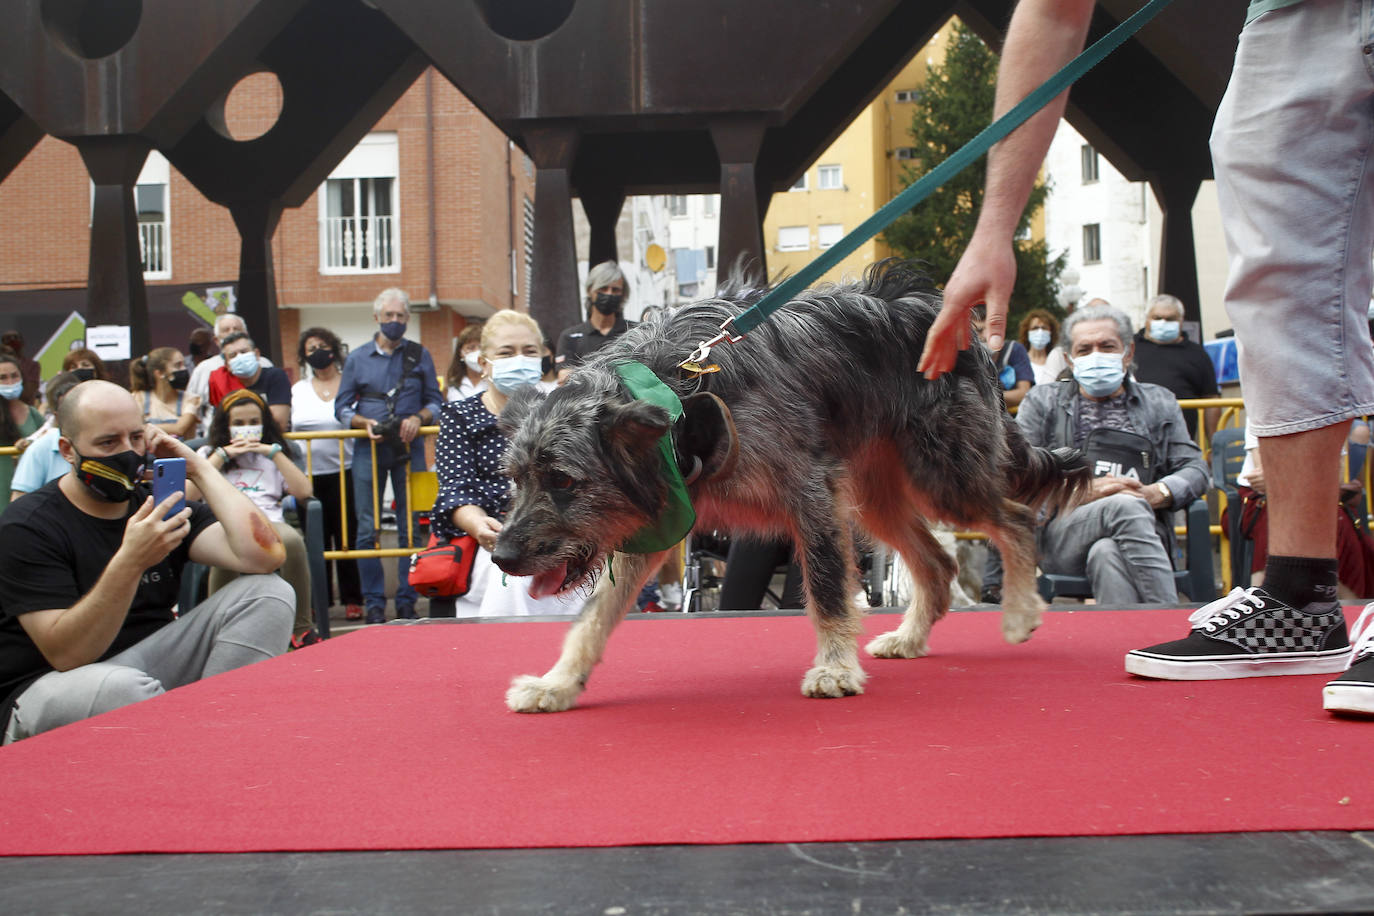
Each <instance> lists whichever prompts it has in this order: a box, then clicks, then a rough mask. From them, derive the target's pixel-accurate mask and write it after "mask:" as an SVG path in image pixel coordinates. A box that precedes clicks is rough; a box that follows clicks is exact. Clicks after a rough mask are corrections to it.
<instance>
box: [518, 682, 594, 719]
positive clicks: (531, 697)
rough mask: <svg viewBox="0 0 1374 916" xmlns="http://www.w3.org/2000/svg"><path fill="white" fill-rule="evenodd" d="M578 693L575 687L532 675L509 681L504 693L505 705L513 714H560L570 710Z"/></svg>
mask: <svg viewBox="0 0 1374 916" xmlns="http://www.w3.org/2000/svg"><path fill="white" fill-rule="evenodd" d="M580 692H581V691H580V690H579V689H577V688H576V687H567V686H560V685H558V684H556V683H554V682H553V681H549V680H547V679H545V678H542V677H535V676H534V675H533V674H523V675H521V676H520V677H517V678H516V679H515V680H513V681H511V684H510V689H509V690H507V691H506V705H507V706H509V707H510V708H511V710H512V711H513V712H562V711H563V710H565V709H571V708H572V706H573V704H574V703H576V702H577V695H578V694H579V693H580Z"/></svg>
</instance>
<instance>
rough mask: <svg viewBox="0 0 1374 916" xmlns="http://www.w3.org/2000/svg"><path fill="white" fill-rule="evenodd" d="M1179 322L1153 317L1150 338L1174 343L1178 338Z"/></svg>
mask: <svg viewBox="0 0 1374 916" xmlns="http://www.w3.org/2000/svg"><path fill="white" fill-rule="evenodd" d="M1179 331H1180V328H1179V323H1178V322H1177V321H1168V320H1166V319H1163V318H1152V319H1151V320H1150V339H1151V340H1157V341H1159V342H1160V343H1173V342H1174V341H1176V340H1178V336H1179Z"/></svg>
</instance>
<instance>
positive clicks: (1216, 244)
mask: <svg viewBox="0 0 1374 916" xmlns="http://www.w3.org/2000/svg"><path fill="white" fill-rule="evenodd" d="M1045 177H1046V179H1047V180H1048V182H1049V185H1050V193H1049V197H1048V199H1047V200H1046V202H1045V239H1046V241H1047V242H1048V243H1049V249H1050V254H1051V255H1057V254H1059V253H1060V252H1065V253H1067V254H1068V259H1067V265H1066V267H1065V275H1066V276H1065V279H1066V281H1068V280H1072V279H1073V276H1074V274H1076V276H1077V279H1076V281H1074V282H1073V285H1074V286H1076V287H1077V288H1078V290H1080V291H1081V298H1079V300H1078V301H1079V302H1086V301H1087V300H1089V299H1093V298H1096V297H1100V298H1102V299H1106V300H1107V301H1108V302H1110V303H1111V304H1112V305H1115V306H1117V307H1119V308H1121V309H1123V310H1124V311H1125V312H1126V314H1128V315H1129V316H1130V317H1131V321H1132V322H1134V323H1135V325H1136V327H1137V328H1138V327H1139V326H1140V321H1141V320H1142V319H1143V318H1144V316H1145V306H1146V304H1147V303H1148V302H1149V301H1150V299H1151V298H1153V296H1154V295H1155V293H1156V292H1159V290H1157V289H1156V287H1157V285H1158V282H1159V276H1158V266H1159V251H1160V232H1161V229H1162V225H1163V215H1162V213H1161V212H1160V209H1159V205H1158V203H1156V201H1155V197H1154V194H1153V193H1152V192H1151V191H1150V187H1149V185H1148V184H1147V183H1146V182H1143V181H1127V180H1126V178H1125V177H1124V176H1123V175H1122V174H1121V173H1120V172H1118V171H1117V170H1116V169H1115V168H1113V167H1112V165H1111V163H1110V162H1108V161H1107V160H1106V159H1105V158H1104V157H1103V156H1101V155H1100V154H1099V153H1098V152H1097V151H1096V150H1095V149H1093V147H1092V146H1091V145H1090V144H1089V143H1088V142H1087V140H1085V139H1083V136H1082V135H1081V134H1079V133H1078V131H1076V130H1074V129H1073V128H1072V127H1071V126H1070V125H1069V123H1068V122H1067V121H1061V122H1060V124H1059V130H1058V132H1057V133H1056V134H1055V137H1054V142H1053V143H1051V144H1050V151H1049V155H1048V156H1047V157H1046V158H1045ZM1193 236H1194V248H1195V251H1196V253H1197V264H1198V290H1199V295H1200V297H1201V299H1202V302H1201V309H1202V320H1203V327H1204V328H1205V332H1204V334H1203V338H1204V339H1205V340H1211V339H1213V338H1214V337H1215V336H1216V334H1217V332H1218V331H1221V330H1224V329H1227V328H1229V327H1230V326H1231V324H1230V321H1229V320H1228V319H1227V318H1226V313H1225V310H1224V309H1223V308H1222V304H1221V298H1222V293H1223V291H1224V289H1225V284H1226V255H1225V242H1224V239H1223V238H1222V235H1221V224H1220V219H1219V217H1218V216H1217V206H1216V190H1215V186H1214V185H1213V183H1212V182H1210V181H1207V182H1203V184H1202V187H1201V189H1200V190H1199V191H1198V196H1197V200H1196V202H1195V203H1194V206H1193ZM1066 285H1067V284H1066ZM1163 292H1168V290H1163Z"/></svg>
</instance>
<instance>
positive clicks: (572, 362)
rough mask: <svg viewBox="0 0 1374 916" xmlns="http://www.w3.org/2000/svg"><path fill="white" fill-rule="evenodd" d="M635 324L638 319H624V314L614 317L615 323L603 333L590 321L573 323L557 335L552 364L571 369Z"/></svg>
mask: <svg viewBox="0 0 1374 916" xmlns="http://www.w3.org/2000/svg"><path fill="white" fill-rule="evenodd" d="M637 324H639V322H638V321H626V320H625V316H623V315H621V316H618V317H617V318H616V320H615V324H613V325H611V329H610V330H609V331H607V332H606V333H605V334H602V333H601V332H600V331H599V330H597V328H596V326H595V325H594V324H592V323H591V322H590V321H584V322H582V323H581V324H575V325H573V326H572V327H570V328H568V329H567V330H566V331H564V332H563V333H562V334H560V335H558V350H557V353H556V355H555V356H554V365H555V366H556V367H557V368H559V369H573V368H575V367H577V366H580V365H582V360H584V359H586V358H587V357H588V356H590V355H591V354H593V353H595V352H596V351H597V350H600V349H601V348H602V347H604V346H606V344H608V343H610V342H611V341H612V340H615V339H616V338H617V337H619V336H620V335H621V334H624V333H625V332H626V331H628V330H629V329H630V328H632V327H634V326H635V325H637Z"/></svg>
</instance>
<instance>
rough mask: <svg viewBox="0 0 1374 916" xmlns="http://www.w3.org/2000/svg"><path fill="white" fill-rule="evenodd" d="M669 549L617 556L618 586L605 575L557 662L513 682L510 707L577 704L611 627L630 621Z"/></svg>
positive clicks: (542, 709) (528, 708)
mask: <svg viewBox="0 0 1374 916" xmlns="http://www.w3.org/2000/svg"><path fill="white" fill-rule="evenodd" d="M665 554H666V551H662V552H659V553H654V554H624V553H618V554H616V555H615V560H614V563H615V566H614V568H615V584H614V585H612V584H611V581H610V576H608V575H603V576H602V577H601V580H600V581H599V582H597V583H596V591H594V592H593V593H592V597H591V599H590V600H589V601H588V602H587V604H586V606H585V607H584V608H583V609H582V615H581V616H580V617H578V619H577V622H576V623H574V624H573V625H572V629H570V630H569V631H568V635H567V637H566V638H565V639H564V640H563V651H562V653H561V654H560V655H559V656H558V663H557V664H555V665H554V666H553V667H552V668H550V669H549V671H548V673H547V674H545V675H544V676H543V677H536V676H534V675H532V674H525V675H521V676H520V677H517V678H516V679H515V680H513V681H512V682H511V685H510V689H509V690H507V691H506V705H507V706H509V707H510V708H511V709H512V710H514V711H515V712H562V711H563V710H565V709H570V708H571V707H572V705H573V704H574V703H576V702H577V697H578V695H579V694H581V693H582V691H583V689H584V688H585V687H586V686H587V678H589V677H591V673H592V669H593V668H595V667H596V663H597V662H599V661H601V654H602V653H603V652H604V651H605V650H606V641H607V640H608V639H610V637H611V631H612V630H614V629H615V628H616V626H617V625H618V624H619V623H620V621H622V620H624V619H625V615H626V614H627V613H628V612H629V610H630V607H631V606H632V605H633V604H634V601H635V598H636V597H637V596H638V595H639V590H640V589H641V588H643V587H644V583H645V582H646V581H648V578H649V574H650V573H652V572H654V571H655V570H657V569H658V567H659V566H660V565H661V564H662V563H663V557H664V555H665Z"/></svg>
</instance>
